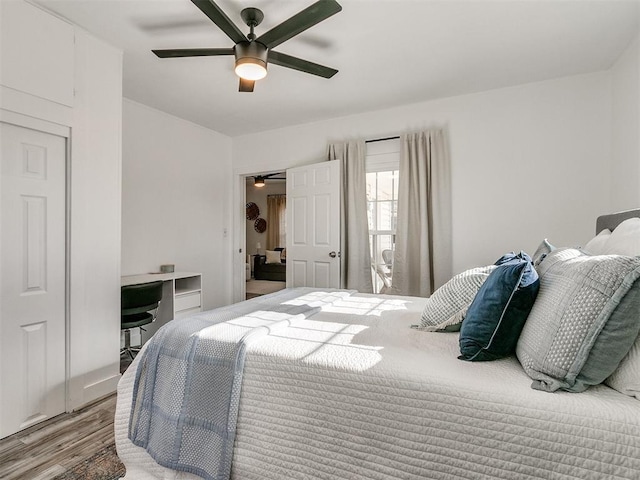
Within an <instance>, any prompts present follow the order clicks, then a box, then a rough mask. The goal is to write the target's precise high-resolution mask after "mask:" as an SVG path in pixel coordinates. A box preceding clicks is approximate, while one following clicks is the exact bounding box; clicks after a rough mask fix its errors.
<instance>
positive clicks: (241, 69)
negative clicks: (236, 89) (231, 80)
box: [235, 42, 267, 80]
mask: <svg viewBox="0 0 640 480" xmlns="http://www.w3.org/2000/svg"><path fill="white" fill-rule="evenodd" d="M235 53H236V69H235V72H236V75H238V76H239V77H240V78H244V79H245V80H260V79H262V78H264V77H266V76H267V47H265V46H264V45H263V44H261V43H260V42H240V43H238V44H237V45H236V46H235Z"/></svg>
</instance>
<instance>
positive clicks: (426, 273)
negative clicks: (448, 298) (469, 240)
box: [389, 130, 452, 297]
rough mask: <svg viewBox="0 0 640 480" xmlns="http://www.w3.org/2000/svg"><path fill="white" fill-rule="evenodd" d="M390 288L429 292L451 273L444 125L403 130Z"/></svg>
mask: <svg viewBox="0 0 640 480" xmlns="http://www.w3.org/2000/svg"><path fill="white" fill-rule="evenodd" d="M400 140H401V150H400V172H399V185H398V219H397V228H396V245H395V253H394V258H393V277H392V285H391V289H390V290H391V291H390V292H389V293H395V294H398V295H415V296H420V297H428V296H429V295H431V294H432V293H433V291H434V290H435V289H436V288H438V287H439V286H441V285H443V284H444V283H445V282H447V281H448V280H449V279H450V278H451V273H452V254H451V248H452V247H451V163H450V160H449V152H448V147H447V141H446V136H445V133H444V131H443V130H428V131H425V132H419V133H412V134H408V135H402V136H401V137H400Z"/></svg>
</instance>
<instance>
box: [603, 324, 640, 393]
mask: <svg viewBox="0 0 640 480" xmlns="http://www.w3.org/2000/svg"><path fill="white" fill-rule="evenodd" d="M604 383H605V384H606V385H608V386H610V387H611V388H613V389H614V390H617V391H619V392H620V393H624V394H625V395H629V396H631V397H636V398H637V399H638V400H640V336H639V337H638V338H637V340H636V343H634V344H633V347H631V350H630V351H629V353H628V354H627V356H626V357H624V359H623V360H622V362H620V365H618V368H617V369H616V370H615V372H613V373H612V374H611V376H610V377H609V378H607V379H606V380H605V382H604Z"/></svg>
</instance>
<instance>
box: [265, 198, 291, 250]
mask: <svg viewBox="0 0 640 480" xmlns="http://www.w3.org/2000/svg"><path fill="white" fill-rule="evenodd" d="M286 209H287V196H286V195H268V196H267V250H273V249H274V248H278V247H282V248H285V247H286V245H285V242H286V238H285V236H284V232H286V230H285V218H286Z"/></svg>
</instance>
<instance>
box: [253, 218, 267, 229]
mask: <svg viewBox="0 0 640 480" xmlns="http://www.w3.org/2000/svg"><path fill="white" fill-rule="evenodd" d="M253 228H254V230H255V231H256V232H258V233H264V231H265V230H266V229H267V221H266V220H265V219H264V218H258V219H257V220H256V221H255V223H254V224H253Z"/></svg>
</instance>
